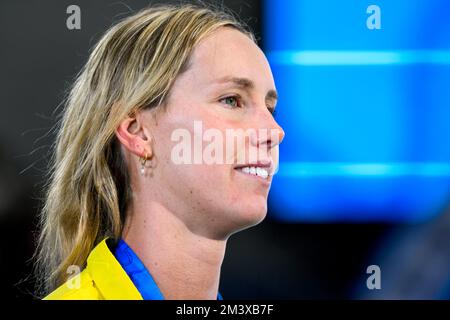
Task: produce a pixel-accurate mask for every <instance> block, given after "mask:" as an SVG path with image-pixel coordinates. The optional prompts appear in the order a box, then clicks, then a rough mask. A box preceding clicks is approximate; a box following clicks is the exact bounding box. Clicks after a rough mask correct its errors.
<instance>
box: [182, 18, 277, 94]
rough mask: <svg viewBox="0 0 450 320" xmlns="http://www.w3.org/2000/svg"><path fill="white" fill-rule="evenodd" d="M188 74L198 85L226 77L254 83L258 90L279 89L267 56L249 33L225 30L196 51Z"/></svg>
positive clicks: (210, 37)
mask: <svg viewBox="0 0 450 320" xmlns="http://www.w3.org/2000/svg"><path fill="white" fill-rule="evenodd" d="M190 60H191V61H190V68H189V69H188V73H191V75H192V76H193V77H195V81H196V82H204V83H205V84H209V83H212V82H214V81H215V80H218V79H223V78H224V77H239V78H248V79H250V80H252V81H253V82H254V83H255V84H256V86H257V87H261V88H262V89H264V90H269V89H272V88H274V87H275V84H274V80H273V76H272V72H271V70H270V66H269V63H268V62H267V59H266V56H265V55H264V53H263V52H262V51H261V49H260V48H259V47H258V46H257V45H256V44H255V43H254V42H253V41H252V40H251V39H250V38H248V37H247V36H246V35H245V34H243V33H242V32H240V31H238V30H235V29H233V28H230V27H221V28H219V29H218V30H216V31H214V32H213V33H212V34H211V35H209V36H208V37H206V38H204V39H203V40H202V41H200V43H199V44H198V45H197V46H196V47H195V48H194V51H193V53H192V56H191V59H190Z"/></svg>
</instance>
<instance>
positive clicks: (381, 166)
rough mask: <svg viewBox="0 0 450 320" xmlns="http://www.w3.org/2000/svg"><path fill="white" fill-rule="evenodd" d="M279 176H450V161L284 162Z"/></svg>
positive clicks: (278, 173)
mask: <svg viewBox="0 0 450 320" xmlns="http://www.w3.org/2000/svg"><path fill="white" fill-rule="evenodd" d="M277 175H278V176H289V177H302V176H303V177H304V176H424V177H450V163H430V162H425V163H413V162H411V163H344V162H335V163H333V162H324V163H320V162H293V163H289V162H287V163H282V165H281V166H280V168H279V170H278V172H277Z"/></svg>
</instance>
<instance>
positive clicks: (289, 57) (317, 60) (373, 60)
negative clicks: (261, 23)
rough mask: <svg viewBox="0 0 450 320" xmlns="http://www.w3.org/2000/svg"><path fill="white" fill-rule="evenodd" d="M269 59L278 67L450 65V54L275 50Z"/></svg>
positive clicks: (435, 52)
mask: <svg viewBox="0 0 450 320" xmlns="http://www.w3.org/2000/svg"><path fill="white" fill-rule="evenodd" d="M267 56H268V58H269V60H270V61H271V62H272V63H274V64H278V65H283V64H293V65H301V66H315V65H322V66H325V65H383V64H450V51H444V50H440V51H439V50H434V51H432V50H403V51H400V50H397V51H324V50H322V51H317V50H316V51H314V50H305V51H274V52H268V53H267Z"/></svg>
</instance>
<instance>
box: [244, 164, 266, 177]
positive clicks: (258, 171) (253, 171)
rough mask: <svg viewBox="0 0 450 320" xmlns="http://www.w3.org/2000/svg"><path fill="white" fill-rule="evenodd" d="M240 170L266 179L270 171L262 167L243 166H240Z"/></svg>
mask: <svg viewBox="0 0 450 320" xmlns="http://www.w3.org/2000/svg"><path fill="white" fill-rule="evenodd" d="M240 170H241V171H242V172H244V173H247V174H252V175H255V176H258V177H261V178H264V179H266V178H267V177H268V176H269V172H268V171H267V169H266V168H260V167H243V168H240Z"/></svg>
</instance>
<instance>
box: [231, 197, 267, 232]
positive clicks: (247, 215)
mask: <svg viewBox="0 0 450 320" xmlns="http://www.w3.org/2000/svg"><path fill="white" fill-rule="evenodd" d="M266 215H267V200H266V199H264V201H262V200H260V199H258V200H257V201H252V202H251V203H246V204H242V205H240V206H239V207H238V208H236V211H235V219H233V220H235V222H236V225H237V226H236V231H235V232H237V231H241V230H244V229H247V228H250V227H253V226H255V225H257V224H259V223H260V222H261V221H263V220H264V218H265V217H266Z"/></svg>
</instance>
